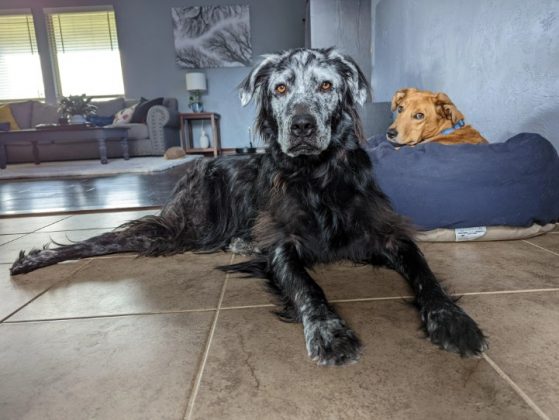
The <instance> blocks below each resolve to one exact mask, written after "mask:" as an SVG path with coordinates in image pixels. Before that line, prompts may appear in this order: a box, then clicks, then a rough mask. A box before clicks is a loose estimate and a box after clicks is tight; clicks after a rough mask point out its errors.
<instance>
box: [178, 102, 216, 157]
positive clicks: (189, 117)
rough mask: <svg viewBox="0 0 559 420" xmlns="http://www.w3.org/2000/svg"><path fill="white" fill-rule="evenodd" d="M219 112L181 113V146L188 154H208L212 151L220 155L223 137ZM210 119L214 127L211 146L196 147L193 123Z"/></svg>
mask: <svg viewBox="0 0 559 420" xmlns="http://www.w3.org/2000/svg"><path fill="white" fill-rule="evenodd" d="M219 118H220V116H219V114H216V113H215V112H188V113H180V114H179V120H180V124H181V126H180V130H181V131H180V136H181V147H182V148H183V149H184V151H185V153H186V154H207V153H212V154H213V155H214V156H219V155H220V154H221V153H222V150H221V138H220V131H219ZM204 120H208V121H210V125H211V127H212V140H211V146H212V147H209V148H207V149H202V148H199V147H198V148H196V147H194V139H193V136H192V123H193V122H194V121H204ZM185 128H186V130H185Z"/></svg>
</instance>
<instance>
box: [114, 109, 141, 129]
mask: <svg viewBox="0 0 559 420" xmlns="http://www.w3.org/2000/svg"><path fill="white" fill-rule="evenodd" d="M137 106H138V104H136V105H132V106H129V107H128V108H124V109H121V110H120V111H118V112H117V113H116V114H115V119H114V120H113V124H114V125H122V124H130V123H131V122H132V121H131V120H132V115H133V114H134V110H135V109H136V107H137Z"/></svg>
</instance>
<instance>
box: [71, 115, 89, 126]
mask: <svg viewBox="0 0 559 420" xmlns="http://www.w3.org/2000/svg"><path fill="white" fill-rule="evenodd" d="M86 122H87V120H86V119H85V117H84V116H83V115H70V117H69V118H68V124H85V123H86Z"/></svg>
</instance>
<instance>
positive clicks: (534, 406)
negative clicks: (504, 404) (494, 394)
mask: <svg viewBox="0 0 559 420" xmlns="http://www.w3.org/2000/svg"><path fill="white" fill-rule="evenodd" d="M482 357H483V358H484V359H485V361H486V362H487V363H489V365H490V366H491V367H492V368H493V369H494V370H495V371H496V372H497V374H498V375H499V376H500V377H501V378H503V379H504V380H505V382H507V383H508V384H509V385H510V386H511V387H512V389H514V390H515V391H516V393H517V394H518V395H519V396H520V398H522V399H523V400H524V402H525V403H526V404H528V405H529V406H530V408H531V409H532V410H534V411H535V412H536V414H537V415H538V416H539V417H540V418H541V419H542V420H550V418H549V416H548V415H547V414H545V413H544V412H543V410H542V409H541V408H540V407H538V405H537V404H536V403H535V402H534V401H533V400H532V399H531V398H530V397H529V396H528V394H526V393H525V392H524V391H523V390H522V388H520V386H518V385H517V384H516V382H514V381H513V380H512V379H511V377H510V376H509V375H507V374H506V373H505V372H504V371H503V370H502V369H501V368H500V367H499V365H497V363H495V362H494V361H493V359H491V358H490V357H489V356H488V355H487V354H485V353H483V354H482Z"/></svg>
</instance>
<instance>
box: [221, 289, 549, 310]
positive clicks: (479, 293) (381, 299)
mask: <svg viewBox="0 0 559 420" xmlns="http://www.w3.org/2000/svg"><path fill="white" fill-rule="evenodd" d="M541 292H559V287H552V288H549V289H523V290H496V291H489V292H464V293H452V294H451V296H455V297H459V296H476V295H504V294H517V293H541ZM413 298H414V296H411V295H409V296H407V295H404V296H385V297H370V298H354V299H329V300H328V301H329V302H331V303H351V302H371V301H383V300H402V299H413ZM275 306H277V305H275V304H273V303H262V304H255V305H239V306H222V307H221V308H220V310H222V311H232V310H238V309H256V308H273V307H275Z"/></svg>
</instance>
